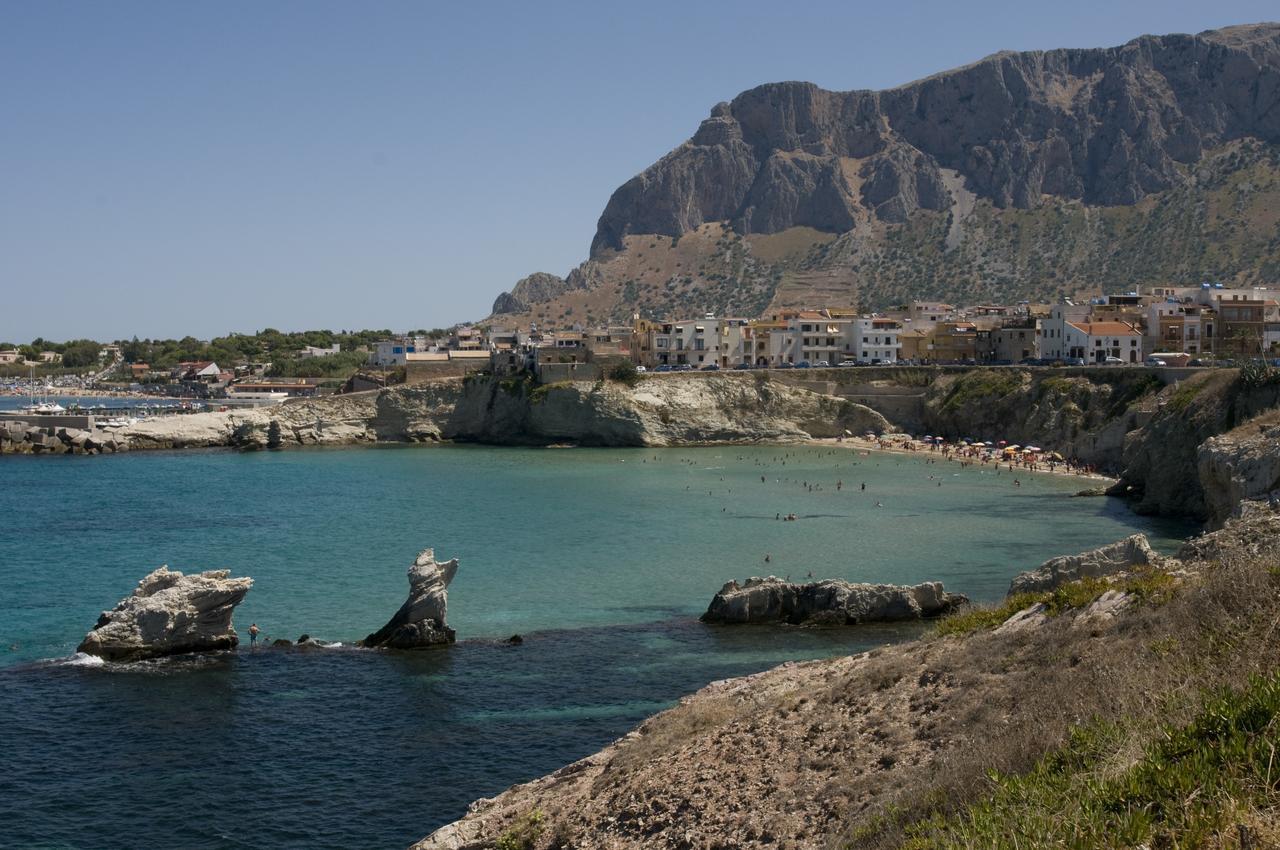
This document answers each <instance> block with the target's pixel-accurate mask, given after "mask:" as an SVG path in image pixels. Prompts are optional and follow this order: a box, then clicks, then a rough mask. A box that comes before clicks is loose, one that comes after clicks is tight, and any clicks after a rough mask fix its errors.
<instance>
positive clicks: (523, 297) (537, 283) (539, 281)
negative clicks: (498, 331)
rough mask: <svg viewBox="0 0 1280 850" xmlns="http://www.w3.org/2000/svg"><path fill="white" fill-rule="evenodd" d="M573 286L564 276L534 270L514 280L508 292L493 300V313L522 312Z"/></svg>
mask: <svg viewBox="0 0 1280 850" xmlns="http://www.w3.org/2000/svg"><path fill="white" fill-rule="evenodd" d="M571 288H573V287H572V286H571V284H570V283H568V282H567V281H566V280H565V279H564V278H562V277H558V276H556V275H553V274H548V273H547V272H534V273H533V274H531V275H529V276H528V277H523V278H521V279H520V280H518V281H516V285H515V286H513V287H512V288H511V291H510V292H504V293H502V294H501V295H499V296H498V297H497V299H496V300H495V301H494V302H493V312H494V313H523V312H525V311H526V310H528V309H529V305H530V304H536V303H538V302H541V301H550V300H551V299H552V298H555V297H556V296H557V295H560V294H561V293H562V292H564V291H566V290H568V289H571Z"/></svg>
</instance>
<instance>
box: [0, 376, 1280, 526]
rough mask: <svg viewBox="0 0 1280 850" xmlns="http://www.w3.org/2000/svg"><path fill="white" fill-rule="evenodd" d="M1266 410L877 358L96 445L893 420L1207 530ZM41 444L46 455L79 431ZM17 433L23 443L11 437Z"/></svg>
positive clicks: (282, 418) (590, 434) (437, 402)
mask: <svg viewBox="0 0 1280 850" xmlns="http://www.w3.org/2000/svg"><path fill="white" fill-rule="evenodd" d="M1277 404H1280V380H1276V379H1275V377H1274V374H1272V373H1268V374H1267V375H1265V376H1263V377H1261V378H1259V377H1258V376H1248V375H1242V374H1241V372H1240V370H1236V369H1212V370H1200V371H1198V372H1193V373H1189V374H1188V375H1187V376H1186V377H1185V378H1184V379H1183V380H1178V381H1173V382H1169V383H1167V384H1166V382H1165V381H1164V380H1162V379H1161V375H1160V374H1159V373H1158V372H1157V371H1153V370H1147V369H1090V370H1080V371H1077V370H1070V371H1067V370H1055V369H1018V368H982V367H978V368H969V369H965V368H929V367H886V368H871V369H812V370H793V371H791V372H782V373H770V374H767V375H766V374H764V373H750V374H733V373H729V374H714V375H704V374H697V375H662V376H652V377H648V378H644V379H642V380H639V381H636V382H634V383H631V384H627V383H621V382H616V381H594V382H590V381H565V382H561V383H555V384H549V385H538V384H536V383H534V382H533V381H531V380H529V379H527V378H521V377H512V378H505V379H498V378H492V377H486V376H483V375H477V376H472V377H469V378H465V379H445V380H439V381H433V382H430V383H424V384H418V385H411V386H398V387H390V388H386V389H382V390H375V391H369V392H363V393H353V394H350V395H342V396H332V397H327V398H320V399H307V400H295V401H291V402H289V403H287V404H284V405H279V406H276V407H270V408H260V409H256V410H245V411H232V412H225V413H199V414H193V415H185V416H167V417H157V418H154V419H150V420H146V421H142V422H139V423H137V424H135V425H132V426H129V427H127V428H122V429H119V430H118V431H117V432H115V434H114V436H113V437H112V438H111V439H112V440H114V442H115V446H114V450H116V451H120V450H125V449H134V450H137V449H179V448H201V447H232V448H239V449H285V448H293V447H299V446H337V445H356V444H376V443H397V442H399V443H435V442H444V441H454V442H477V443H488V444H495V445H529V446H539V445H554V444H572V445H581V446H685V445H713V444H735V443H739V444H748V443H785V442H798V441H804V440H808V439H812V438H824V437H826V438H830V437H836V436H839V435H842V434H844V433H845V432H849V433H852V434H855V435H857V434H863V433H865V432H867V431H871V432H874V433H877V434H880V433H884V432H888V431H903V430H905V431H908V432H913V433H932V434H939V435H942V436H945V437H948V438H950V439H953V440H957V439H960V438H961V437H971V438H976V439H989V440H997V439H1008V440H1010V441H1012V442H1016V443H1020V444H1024V445H1025V444H1035V445H1039V446H1043V447H1046V448H1049V449H1052V450H1055V451H1058V452H1061V453H1062V454H1064V455H1065V456H1067V457H1070V458H1074V459H1075V460H1077V461H1079V462H1081V463H1084V464H1089V465H1091V466H1092V467H1094V468H1095V469H1096V470H1097V471H1099V472H1101V473H1104V474H1107V475H1111V476H1114V477H1116V478H1118V479H1119V480H1118V481H1117V483H1116V484H1115V485H1114V486H1113V487H1112V488H1111V489H1110V491H1109V493H1110V495H1116V496H1122V497H1124V498H1126V499H1128V500H1129V501H1130V502H1131V504H1132V505H1133V507H1134V509H1135V510H1136V511H1138V512H1140V513H1151V514H1165V515H1171V516H1185V517H1191V518H1194V519H1197V520H1201V521H1205V522H1207V523H1208V524H1209V525H1210V526H1211V527H1215V528H1216V527H1218V526H1220V525H1221V524H1222V523H1223V522H1224V521H1225V520H1226V519H1227V518H1229V517H1230V516H1233V515H1235V514H1237V513H1238V512H1239V510H1240V508H1239V506H1240V505H1241V504H1244V503H1253V502H1257V501H1258V500H1264V501H1265V500H1266V499H1269V498H1270V494H1271V493H1272V492H1273V491H1275V490H1277V489H1278V488H1280V476H1277V469H1280V448H1277V441H1276V440H1275V439H1273V438H1272V434H1273V430H1274V428H1275V427H1276V423H1277V420H1276V419H1275V415H1274V413H1272V412H1271V411H1273V410H1274V408H1275V407H1276V406H1277ZM13 427H14V426H8V427H6V428H0V452H8V451H13V450H14V448H13V447H14V445H15V443H14V442H12V441H11V440H10V439H8V438H6V437H5V435H6V434H9V433H11V432H10V428H13ZM18 430H21V429H18ZM23 433H25V431H24V432H23ZM40 439H41V440H42V441H43V440H48V441H50V442H52V443H55V444H56V445H57V446H58V447H59V448H58V449H57V450H58V451H62V450H69V449H67V447H68V446H74V445H75V444H76V439H78V438H73V439H71V440H70V442H68V441H67V440H66V439H64V438H63V437H59V436H53V437H50V436H49V435H43V436H41V437H40ZM18 444H20V445H25V446H27V447H28V448H27V450H31V448H30V446H31V445H33V444H32V443H30V442H29V441H27V440H26V438H25V437H24V438H23V439H22V440H20V441H19V443H18ZM85 445H86V447H87V448H86V450H87V449H88V448H91V447H92V446H93V445H96V444H91V443H89V442H87V441H86V442H85ZM104 450H111V449H110V448H106V449H104ZM51 451H53V449H51ZM1246 507H1247V506H1246Z"/></svg>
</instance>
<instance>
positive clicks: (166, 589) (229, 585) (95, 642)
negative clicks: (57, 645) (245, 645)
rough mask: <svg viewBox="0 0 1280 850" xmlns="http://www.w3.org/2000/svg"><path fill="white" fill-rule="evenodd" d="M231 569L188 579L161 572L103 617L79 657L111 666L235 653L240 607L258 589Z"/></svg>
mask: <svg viewBox="0 0 1280 850" xmlns="http://www.w3.org/2000/svg"><path fill="white" fill-rule="evenodd" d="M230 575H231V574H230V572H229V571H227V570H208V571H206V572H202V573H193V574H191V575H183V574H182V573H180V572H177V571H174V570H170V569H169V568H168V567H160V568H159V569H158V570H155V571H154V572H152V573H151V574H150V575H148V576H147V577H146V578H144V579H143V580H142V581H140V582H138V587H137V588H136V589H135V590H134V591H133V594H132V595H130V596H126V597H125V598H124V599H122V600H121V601H120V603H119V604H118V605H116V607H115V608H113V609H111V610H110V611H104V612H102V616H101V617H99V618H98V622H97V624H96V625H95V626H94V627H93V630H92V631H90V632H89V633H88V634H87V635H85V638H84V640H83V641H81V643H80V646H79V647H78V648H77V651H78V652H84V653H87V654H89V655H96V656H98V657H100V658H104V659H106V660H108V661H141V660H143V659H147V658H157V657H160V656H165V655H178V654H182V653H189V652H209V651H213V650H225V649H234V648H235V647H236V646H237V644H239V642H240V639H239V637H238V636H237V635H236V630H235V627H234V626H232V624H231V615H232V612H233V611H234V610H235V607H236V606H237V605H239V604H240V603H241V602H243V601H244V597H245V594H247V593H248V592H249V588H251V587H252V586H253V579H251V578H247V577H246V578H231V577H230Z"/></svg>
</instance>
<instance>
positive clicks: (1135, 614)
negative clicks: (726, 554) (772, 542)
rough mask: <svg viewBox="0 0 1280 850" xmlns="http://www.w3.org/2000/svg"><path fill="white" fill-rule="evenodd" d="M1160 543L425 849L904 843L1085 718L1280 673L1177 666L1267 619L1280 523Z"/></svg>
mask: <svg viewBox="0 0 1280 850" xmlns="http://www.w3.org/2000/svg"><path fill="white" fill-rule="evenodd" d="M1145 544H1146V541H1145V540H1144V539H1143V540H1139V539H1135V538H1131V539H1128V540H1124V541H1120V542H1118V543H1116V544H1113V545H1112V546H1108V547H1102V548H1101V549H1098V550H1093V551H1091V552H1085V553H1080V554H1079V555H1075V556H1069V557H1067V558H1061V559H1054V560H1052V561H1050V562H1047V563H1046V564H1045V565H1042V566H1041V567H1040V568H1039V569H1037V570H1030V571H1028V572H1027V573H1024V574H1022V575H1021V576H1019V578H1018V579H1015V581H1014V590H1016V591H1017V593H1018V595H1017V596H1016V597H1012V596H1011V601H1016V600H1022V599H1025V598H1026V594H1027V592H1028V590H1029V588H1032V587H1035V588H1038V589H1040V590H1041V591H1045V592H1047V593H1048V595H1045V596H1041V597H1040V598H1039V600H1038V601H1035V602H1034V603H1033V604H1031V605H1030V606H1028V607H1026V608H1018V609H1007V610H1006V611H1004V612H1001V613H999V614H998V615H997V616H995V618H994V619H993V618H992V615H991V614H989V613H988V612H987V611H986V610H984V609H979V610H978V611H976V612H974V616H973V617H972V620H973V624H972V625H969V624H968V619H969V615H967V614H962V615H960V617H959V621H960V624H961V625H960V626H958V627H952V628H950V629H946V630H939V631H938V632H936V633H933V634H926V635H925V636H924V637H922V638H920V639H917V640H912V641H908V642H906V643H902V644H896V645H891V646H887V647H884V648H881V649H876V650H872V651H870V652H864V653H859V654H857V655H853V656H845V657H837V658H833V659H828V660H822V661H812V662H804V663H793V662H792V663H786V664H783V665H781V666H778V667H775V668H773V669H771V670H767V671H765V672H762V673H758V674H755V675H751V676H746V677H743V678H738V679H732V680H726V681H720V682H713V683H711V684H710V685H707V686H706V687H704V688H702V689H701V690H699V691H697V692H696V693H694V694H692V695H690V696H688V697H686V698H684V699H682V700H681V701H680V703H679V705H677V706H676V707H674V708H672V709H669V710H668V711H665V712H662V713H660V714H658V715H655V716H654V717H651V718H650V719H648V720H646V721H645V722H644V723H642V724H641V725H640V726H639V727H637V728H636V729H635V730H634V731H632V732H630V733H628V734H626V735H625V736H623V737H622V738H620V739H618V740H617V741H615V742H614V743H612V744H610V745H609V746H607V747H605V748H604V749H602V750H601V751H599V752H597V753H595V754H593V755H590V756H587V757H586V758H584V759H581V760H579V761H577V762H574V763H572V764H570V765H567V766H565V767H563V768H561V769H560V770H558V771H556V772H554V773H551V774H549V775H547V776H544V777H542V778H539V779H535V780H533V781H531V782H527V783H523V784H519V785H514V786H512V787H511V788H509V789H507V790H506V791H504V792H502V793H501V794H499V795H498V796H496V797H493V798H490V799H481V800H477V801H475V802H474V803H473V804H472V805H471V806H470V808H469V809H468V811H467V813H466V815H465V816H464V817H462V818H461V819H460V820H458V821H455V822H454V823H451V824H448V825H446V826H444V827H441V828H440V829H438V830H436V831H435V832H433V833H432V834H431V835H430V836H428V837H427V838H425V839H423V840H422V841H420V842H418V843H417V844H415V845H413V848H412V850H484V848H491V847H494V846H523V847H528V848H532V850H547V848H556V847H576V848H600V850H605V848H608V849H609V850H621V848H670V850H675V848H689V847H730V846H732V847H744V848H756V847H758V848H765V847H769V848H792V850H800V848H812V847H822V846H837V845H838V846H846V845H848V842H849V840H850V836H851V835H858V836H860V837H861V838H862V839H863V840H870V838H873V837H876V836H880V835H882V834H884V833H887V834H889V835H895V834H896V833H895V832H894V830H896V829H899V828H900V826H899V823H898V821H895V820H893V819H889V820H886V818H885V817H884V814H885V813H886V812H890V811H896V812H898V814H897V815H896V816H895V817H897V818H899V819H901V818H905V817H907V816H908V815H913V814H914V813H915V812H917V811H918V812H922V813H923V814H915V815H914V816H916V817H923V816H927V815H928V813H929V812H930V811H932V810H931V809H930V808H929V807H930V806H935V805H936V801H937V799H938V794H939V793H943V794H947V795H949V796H950V798H951V800H952V801H953V802H954V803H962V802H963V801H965V800H968V799H972V798H973V797H974V795H975V794H977V793H981V792H982V791H983V790H984V789H986V788H988V787H990V786H989V785H987V783H986V782H984V779H983V778H984V776H986V775H987V774H986V772H987V771H989V770H995V769H998V770H1001V771H1007V770H1018V769H1025V768H1026V767H1027V766H1028V765H1029V764H1031V763H1032V761H1033V760H1034V759H1035V758H1037V757H1038V756H1039V755H1040V754H1041V753H1043V752H1045V751H1046V750H1048V749H1050V748H1052V747H1054V746H1057V745H1058V744H1059V743H1060V742H1062V741H1064V740H1066V739H1067V736H1068V732H1069V730H1070V729H1071V728H1073V726H1074V724H1075V723H1076V722H1077V721H1078V719H1079V717H1082V716H1091V715H1093V714H1095V713H1096V712H1098V711H1103V712H1105V711H1114V710H1116V708H1117V706H1125V705H1130V704H1134V705H1137V704H1145V705H1148V706H1150V705H1151V702H1152V694H1160V693H1164V692H1165V691H1166V690H1167V689H1172V688H1174V687H1175V686H1176V685H1179V684H1181V683H1183V682H1184V677H1185V676H1187V675H1188V670H1189V669H1194V670H1195V671H1196V676H1197V679H1196V681H1197V682H1199V683H1201V684H1203V685H1206V686H1207V685H1209V684H1214V683H1222V682H1236V681H1242V680H1245V679H1247V675H1248V673H1249V672H1250V671H1252V670H1254V669H1265V668H1266V667H1267V665H1269V664H1273V663H1275V662H1277V661H1280V658H1278V657H1277V656H1278V654H1280V653H1278V651H1277V650H1276V648H1275V647H1274V645H1272V643H1271V642H1270V641H1269V640H1267V641H1266V642H1264V643H1262V644H1260V645H1259V646H1258V647H1257V650H1258V652H1257V656H1256V657H1251V656H1249V655H1245V656H1240V655H1237V654H1236V653H1234V652H1233V653H1232V656H1231V657H1232V660H1231V662H1230V663H1224V662H1222V661H1219V662H1217V663H1210V664H1207V665H1204V666H1201V662H1200V660H1198V659H1194V658H1192V657H1191V656H1188V657H1187V659H1185V660H1184V659H1183V656H1182V655H1179V653H1182V652H1188V653H1189V652H1190V651H1191V649H1190V647H1193V646H1194V641H1192V638H1193V637H1194V636H1196V635H1201V636H1202V637H1203V634H1202V633H1204V634H1210V635H1211V634H1214V633H1216V631H1215V630H1216V629H1219V628H1221V625H1220V621H1221V620H1225V619H1227V618H1232V619H1234V620H1240V618H1242V617H1245V616H1246V615H1252V614H1257V615H1258V616H1257V617H1256V618H1255V619H1256V620H1257V621H1258V622H1264V624H1265V623H1267V622H1270V621H1271V618H1272V616H1273V615H1274V614H1275V613H1276V610H1277V609H1276V603H1275V601H1274V594H1273V593H1261V592H1260V588H1259V587H1255V584H1256V583H1259V582H1261V583H1265V584H1268V586H1271V585H1272V584H1274V582H1276V581H1277V579H1276V577H1275V576H1274V575H1272V573H1271V572H1270V565H1271V564H1273V563H1274V560H1275V558H1276V557H1277V555H1280V515H1276V514H1267V515H1262V514H1255V515H1254V516H1252V517H1246V518H1243V519H1234V520H1231V521H1229V522H1228V524H1227V526H1226V527H1225V528H1224V529H1222V530H1220V531H1218V532H1214V533H1210V534H1206V535H1203V536H1200V537H1197V538H1193V539H1192V540H1190V541H1188V543H1187V544H1186V545H1184V546H1183V548H1182V549H1181V550H1180V551H1179V553H1178V557H1177V558H1158V557H1155V556H1153V555H1151V554H1149V548H1148V547H1147V546H1146V545H1145ZM774 583H775V584H785V583H777V582H774ZM731 584H733V587H726V592H728V593H729V594H730V595H732V594H733V593H735V592H738V590H737V585H736V583H731ZM765 584H768V582H766V581H764V580H761V581H760V582H758V583H757V586H763V585H765ZM749 586H750V585H749ZM1070 588H1075V590H1073V591H1069V592H1065V593H1064V591H1068V590H1069V589H1070ZM900 590H901V589H900ZM1012 592H1013V591H1011V593H1012ZM1058 593H1064V595H1062V596H1058V595H1055V594H1058ZM713 607H715V606H714V603H713ZM984 618H985V619H984ZM943 622H944V624H947V623H949V622H950V621H943ZM1251 622H1252V621H1251ZM1237 628H1240V629H1242V631H1241V632H1240V633H1241V634H1243V633H1244V632H1243V627H1241V626H1237ZM1263 634H1264V635H1269V634H1270V631H1269V629H1264V630H1263ZM1184 643H1185V645H1186V646H1187V647H1189V648H1188V649H1185V650H1184V649H1182V648H1181V647H1182V646H1183V645H1184ZM1175 646H1176V647H1178V648H1174V649H1170V648H1168V647H1175ZM1188 665H1192V666H1188ZM1197 704H1198V703H1197V702H1196V701H1195V700H1184V701H1183V702H1182V703H1179V706H1180V708H1179V709H1178V710H1177V711H1172V710H1168V712H1167V713H1166V714H1161V715H1160V717H1161V718H1162V719H1165V720H1173V719H1176V718H1177V717H1181V716H1183V715H1184V714H1186V713H1187V712H1189V711H1190V710H1192V708H1194V706H1195V705H1197ZM996 729H998V730H999V731H1000V734H999V735H998V736H997V738H996V740H995V741H993V739H992V737H991V733H992V730H996ZM997 741H998V743H997ZM504 842H506V843H504ZM511 842H520V843H518V844H515V843H511ZM898 843H900V842H890V843H888V844H883V845H882V844H879V843H877V844H874V845H869V846H898ZM848 846H861V844H859V843H856V842H855V843H854V844H853V845H848ZM930 846H932V845H930ZM1233 846H1234V845H1233Z"/></svg>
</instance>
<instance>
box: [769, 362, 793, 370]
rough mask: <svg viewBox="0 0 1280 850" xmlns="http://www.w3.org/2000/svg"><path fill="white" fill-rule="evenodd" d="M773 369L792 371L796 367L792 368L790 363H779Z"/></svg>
mask: <svg viewBox="0 0 1280 850" xmlns="http://www.w3.org/2000/svg"><path fill="white" fill-rule="evenodd" d="M773 368H775V369H794V368H796V367H795V366H793V365H791V364H790V363H779V364H778V365H777V366H774V367H773Z"/></svg>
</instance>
